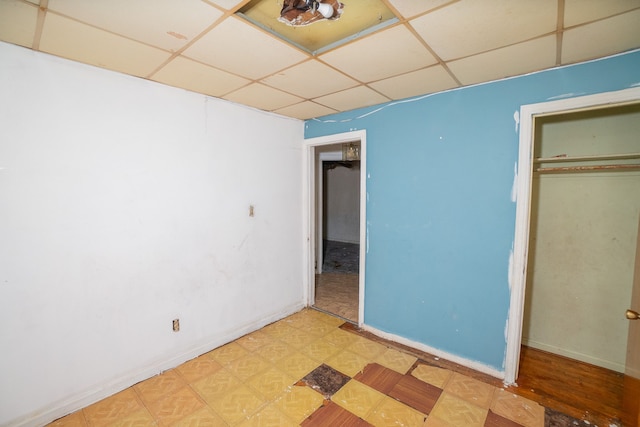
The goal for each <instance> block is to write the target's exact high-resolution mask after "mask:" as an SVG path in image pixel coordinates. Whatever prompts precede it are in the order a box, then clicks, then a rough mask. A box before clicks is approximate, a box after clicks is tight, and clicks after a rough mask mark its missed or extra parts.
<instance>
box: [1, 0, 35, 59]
mask: <svg viewBox="0 0 640 427" xmlns="http://www.w3.org/2000/svg"><path fill="white" fill-rule="evenodd" d="M37 20H38V8H37V7H35V6H31V5H28V4H26V3H22V2H20V1H17V0H4V1H0V40H4V41H6V42H9V43H15V44H18V45H20V46H25V47H31V46H32V45H33V37H34V35H35V33H36V22H37Z"/></svg>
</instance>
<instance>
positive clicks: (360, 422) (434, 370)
mask: <svg viewBox="0 0 640 427" xmlns="http://www.w3.org/2000/svg"><path fill="white" fill-rule="evenodd" d="M343 323H344V321H343V320H341V319H338V318H336V317H333V316H329V315H327V314H324V313H321V312H319V311H316V310H313V309H305V310H302V311H300V312H298V313H296V314H293V315H292V316H289V317H287V318H285V319H283V320H281V321H278V322H276V323H273V324H271V325H268V326H266V327H264V328H262V329H260V330H258V331H256V332H253V333H251V334H249V335H246V336H244V337H242V338H239V339H238V340H236V341H233V342H231V343H229V344H227V345H224V346H222V347H219V348H217V349H215V350H213V351H211V352H209V353H206V354H204V355H202V356H200V357H198V358H196V359H194V360H191V361H189V362H186V363H184V364H182V365H180V366H178V367H177V368H175V369H172V370H169V371H167V372H164V373H163V374H161V375H158V376H155V377H153V378H150V379H148V380H146V381H143V382H141V383H138V384H136V385H134V386H132V387H130V388H128V389H126V390H124V391H122V392H120V393H117V394H115V395H113V396H111V397H108V398H106V399H104V400H102V401H99V402H97V403H95V404H93V405H90V406H88V407H86V408H84V409H82V410H80V411H78V412H75V413H73V414H71V415H68V416H66V417H64V418H61V419H59V420H57V421H55V422H53V423H52V424H51V425H52V426H98V427H99V426H131V425H136V426H279V427H281V426H298V425H302V426H368V425H373V426H425V427H429V426H431V427H454V426H460V427H462V426H464V427H473V426H495V427H518V426H526V427H542V426H544V425H545V408H544V407H543V406H541V405H539V404H537V403H535V402H534V401H532V400H529V399H526V398H524V397H521V396H517V395H515V394H513V393H511V392H509V391H506V390H504V389H503V388H500V387H496V386H494V385H490V384H487V383H485V382H482V381H479V380H477V379H474V378H472V377H470V376H467V375H463V374H461V373H458V372H454V371H451V370H448V369H443V368H439V367H437V366H434V365H432V364H429V363H427V362H426V361H424V360H421V359H418V358H417V357H415V356H413V355H411V354H410V353H408V352H404V351H400V350H398V349H396V348H391V347H389V346H386V345H384V343H381V342H376V341H375V340H370V339H368V338H366V337H364V336H362V335H359V334H356V333H354V332H352V331H351V330H350V329H349V328H348V327H347V328H344V327H343Z"/></svg>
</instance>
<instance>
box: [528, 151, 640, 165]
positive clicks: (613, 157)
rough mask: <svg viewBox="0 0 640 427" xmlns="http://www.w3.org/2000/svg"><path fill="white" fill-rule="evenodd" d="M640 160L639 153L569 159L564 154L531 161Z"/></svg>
mask: <svg viewBox="0 0 640 427" xmlns="http://www.w3.org/2000/svg"><path fill="white" fill-rule="evenodd" d="M629 159H640V153H626V154H602V155H597V156H575V157H569V156H567V155H566V154H562V155H560V156H554V157H537V158H535V159H533V163H564V162H589V161H599V160H629Z"/></svg>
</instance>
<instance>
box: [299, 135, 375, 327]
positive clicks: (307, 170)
mask: <svg viewBox="0 0 640 427" xmlns="http://www.w3.org/2000/svg"><path fill="white" fill-rule="evenodd" d="M347 142H359V143H360V265H359V271H358V273H359V276H358V281H359V283H358V326H362V325H363V324H364V312H365V306H364V286H365V262H366V259H365V258H366V252H367V251H366V249H367V246H368V241H367V227H366V207H367V204H366V195H367V180H366V170H367V132H366V131H365V130H358V131H352V132H345V133H339V134H334V135H327V136H321V137H316V138H308V139H305V140H304V149H303V157H304V158H303V168H302V169H303V171H302V173H303V182H305V184H306V185H305V186H304V187H303V195H302V200H303V227H304V234H303V235H304V236H305V238H306V242H305V245H304V253H303V271H305V272H306V274H305V277H304V285H303V286H304V287H303V289H304V291H303V292H304V295H303V296H304V299H305V301H306V302H307V305H309V306H312V305H313V304H314V303H315V286H314V283H315V262H316V250H317V247H318V244H317V239H318V233H317V229H318V225H317V224H316V221H317V219H316V212H317V211H316V209H317V207H316V200H317V198H316V179H317V177H318V174H317V170H316V169H317V164H316V158H315V148H316V147H320V146H323V145H332V144H342V143H347Z"/></svg>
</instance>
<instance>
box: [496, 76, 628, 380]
mask: <svg viewBox="0 0 640 427" xmlns="http://www.w3.org/2000/svg"><path fill="white" fill-rule="evenodd" d="M639 101H640V88H637V87H636V88H631V89H624V90H620V91H615V92H606V93H600V94H596V95H587V96H581V97H576V98H568V99H561V100H557V101H550V102H543V103H539V104H530V105H523V106H522V107H521V108H520V113H519V123H520V140H519V151H518V164H517V168H516V171H517V177H516V181H517V182H516V224H515V237H514V242H513V251H512V254H511V259H510V262H509V287H510V289H511V297H510V304H509V319H508V324H507V351H506V354H505V378H504V382H505V383H506V384H514V383H515V381H516V378H517V376H518V367H519V361H520V344H521V340H522V321H523V316H524V299H525V286H526V277H527V255H528V254H527V251H528V247H529V229H530V213H531V182H532V173H533V172H532V171H533V167H532V164H533V163H532V162H533V142H534V134H533V133H534V120H535V118H536V117H540V116H545V115H553V114H564V113H568V112H575V111H580V110H588V109H600V108H606V107H609V106H614V105H622V104H626V103H629V104H631V103H636V102H639Z"/></svg>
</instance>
